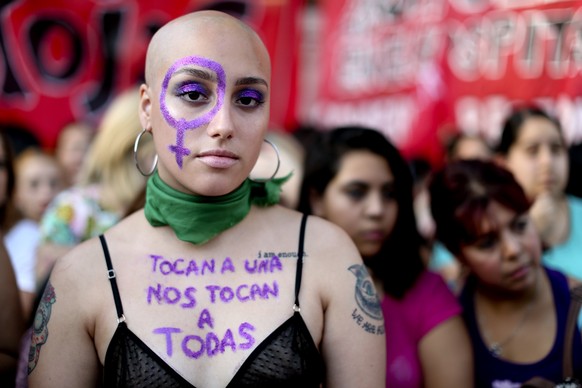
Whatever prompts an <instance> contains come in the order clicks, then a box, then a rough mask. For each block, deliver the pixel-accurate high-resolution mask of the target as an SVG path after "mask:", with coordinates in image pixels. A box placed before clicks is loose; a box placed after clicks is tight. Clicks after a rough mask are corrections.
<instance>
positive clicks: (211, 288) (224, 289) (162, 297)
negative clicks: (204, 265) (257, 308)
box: [146, 281, 279, 309]
mask: <svg viewBox="0 0 582 388" xmlns="http://www.w3.org/2000/svg"><path fill="white" fill-rule="evenodd" d="M205 289H206V291H207V294H208V300H210V302H211V303H216V302H217V301H221V302H223V303H230V302H231V301H233V300H236V301H239V302H242V303H244V302H249V301H257V300H267V299H270V298H271V297H275V298H276V297H278V296H279V284H278V283H277V282H276V281H273V282H272V283H262V284H258V283H253V284H240V285H238V286H236V287H229V286H219V285H212V284H211V285H208V286H206V287H205ZM196 292H197V291H196V288H195V287H186V288H183V289H180V288H177V287H173V286H165V285H162V284H160V283H158V284H157V285H155V286H149V287H148V288H147V290H146V293H147V303H148V304H150V305H151V304H152V303H156V302H157V304H159V305H160V304H168V305H178V306H180V307H182V308H185V309H187V308H194V307H196V304H197V302H196V295H195V294H196Z"/></svg>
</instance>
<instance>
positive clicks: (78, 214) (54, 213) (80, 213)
mask: <svg viewBox="0 0 582 388" xmlns="http://www.w3.org/2000/svg"><path fill="white" fill-rule="evenodd" d="M98 198H99V188H98V187H97V186H96V185H92V186H87V187H72V188H70V189H67V190H65V191H63V192H61V193H60V194H59V195H57V196H56V197H55V199H54V200H53V201H52V203H51V204H50V206H49V207H48V208H47V210H46V212H45V214H44V215H43V217H42V220H41V223H40V234H41V235H40V241H41V243H52V244H57V245H68V246H74V245H77V244H79V243H81V242H83V241H85V240H88V239H90V238H92V237H95V236H98V235H99V234H101V233H103V232H105V231H106V230H107V229H109V228H110V227H111V226H113V225H115V224H116V223H117V222H118V221H119V215H117V214H116V213H113V212H110V211H107V210H104V209H102V208H101V206H100V205H99V202H98Z"/></svg>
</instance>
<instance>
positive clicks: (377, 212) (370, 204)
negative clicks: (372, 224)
mask: <svg viewBox="0 0 582 388" xmlns="http://www.w3.org/2000/svg"><path fill="white" fill-rule="evenodd" d="M385 208H386V206H385V204H384V200H383V198H382V194H381V193H380V192H376V191H373V192H371V193H370V194H369V195H368V198H367V200H366V208H365V209H366V215H367V216H369V217H381V216H382V215H383V214H384V210H385Z"/></svg>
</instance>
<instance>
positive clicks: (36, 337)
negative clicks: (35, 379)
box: [28, 281, 57, 374]
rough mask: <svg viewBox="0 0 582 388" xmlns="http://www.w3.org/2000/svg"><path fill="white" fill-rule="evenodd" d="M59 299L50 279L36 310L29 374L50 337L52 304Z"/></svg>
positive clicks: (29, 356) (29, 358)
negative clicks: (49, 325) (49, 323)
mask: <svg viewBox="0 0 582 388" xmlns="http://www.w3.org/2000/svg"><path fill="white" fill-rule="evenodd" d="M56 301H57V295H56V293H55V289H54V287H53V285H52V284H51V282H50V281H49V282H48V283H47V285H46V288H45V289H44V293H43V295H42V299H41V301H40V304H39V305H38V309H37V310H36V315H35V317H34V323H33V325H32V340H31V344H30V350H29V353H28V374H30V373H32V371H33V370H34V368H35V367H36V364H37V363H38V358H39V356H40V348H41V347H42V345H44V344H45V343H46V341H47V339H48V322H49V319H50V317H51V309H52V305H53V304H54V303H55V302H56Z"/></svg>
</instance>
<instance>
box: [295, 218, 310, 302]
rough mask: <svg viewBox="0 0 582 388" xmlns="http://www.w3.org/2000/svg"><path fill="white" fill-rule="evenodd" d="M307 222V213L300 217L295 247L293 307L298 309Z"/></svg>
mask: <svg viewBox="0 0 582 388" xmlns="http://www.w3.org/2000/svg"><path fill="white" fill-rule="evenodd" d="M306 223H307V214H303V217H302V218H301V227H300V229H299V247H298V248H297V249H298V250H297V273H296V274H295V305H294V306H293V309H294V310H296V311H298V310H299V289H300V288H301V274H302V273H303V242H304V241H305V224H306Z"/></svg>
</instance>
